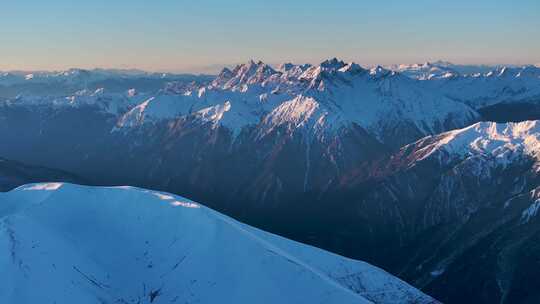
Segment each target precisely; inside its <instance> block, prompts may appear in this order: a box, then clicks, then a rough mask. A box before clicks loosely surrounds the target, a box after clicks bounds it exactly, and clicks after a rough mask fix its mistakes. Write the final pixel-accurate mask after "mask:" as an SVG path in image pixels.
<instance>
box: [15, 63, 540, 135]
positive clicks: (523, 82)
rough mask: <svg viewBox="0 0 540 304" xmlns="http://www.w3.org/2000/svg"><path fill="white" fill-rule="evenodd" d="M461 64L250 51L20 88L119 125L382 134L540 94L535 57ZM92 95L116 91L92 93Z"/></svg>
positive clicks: (473, 116) (457, 123)
mask: <svg viewBox="0 0 540 304" xmlns="http://www.w3.org/2000/svg"><path fill="white" fill-rule="evenodd" d="M453 68H454V66H453V65H451V64H449V63H441V62H438V63H426V64H423V65H416V66H408V67H405V66H401V67H400V68H398V69H400V70H401V71H402V72H396V71H393V70H389V69H386V68H383V67H380V66H378V67H375V68H372V69H365V68H363V67H361V66H359V65H358V64H355V63H345V62H343V61H341V60H339V59H336V58H333V59H329V60H326V61H324V62H322V63H321V64H319V65H307V64H306V65H295V64H291V63H286V64H282V65H280V66H279V67H278V68H276V69H274V68H273V67H271V66H269V65H267V64H265V63H263V62H260V61H258V62H255V61H253V60H252V61H249V62H247V63H246V64H240V65H238V66H236V67H235V68H233V69H228V68H226V69H223V71H222V72H221V73H220V74H219V75H217V76H216V78H215V79H214V80H213V81H211V82H210V83H209V84H208V85H197V84H189V85H180V87H179V88H175V87H174V86H170V87H166V88H164V89H163V90H161V91H159V92H157V93H151V94H148V93H147V94H146V95H145V94H139V95H137V94H132V93H124V94H118V93H117V94H116V95H114V94H111V95H110V94H108V93H107V92H106V91H105V93H104V94H103V92H101V93H100V94H93V93H92V94H86V95H91V96H89V97H88V98H81V97H75V98H74V97H73V96H68V97H66V98H47V97H32V96H21V97H20V98H17V99H16V102H17V103H18V104H24V103H29V104H35V103H36V102H42V103H51V104H55V105H59V104H66V105H74V106H76V105H78V104H97V105H98V106H101V107H102V108H103V109H104V110H105V111H107V112H110V113H113V114H115V115H118V123H117V129H124V128H134V127H138V126H141V125H143V124H147V123H150V124H151V123H156V122H161V121H164V120H171V119H177V118H181V117H192V118H194V119H195V121H200V122H202V123H209V124H210V125H212V126H214V127H219V126H223V127H225V128H227V129H229V130H230V131H231V132H232V134H233V135H238V134H240V133H241V132H240V131H241V130H242V129H243V128H244V127H246V126H253V125H260V126H261V127H262V128H263V129H262V130H261V134H265V133H267V132H269V131H271V130H274V129H275V128H277V127H281V126H286V127H287V128H292V131H301V132H306V133H311V134H320V133H321V132H334V131H336V130H340V129H341V128H346V127H349V126H350V125H352V124H355V125H358V126H360V127H362V128H364V129H365V130H367V131H368V132H369V133H371V134H372V135H373V136H375V137H379V138H380V137H382V136H383V134H381V132H382V131H381V130H396V129H398V128H400V127H402V126H403V125H408V126H413V128H415V129H416V130H413V131H412V132H411V133H420V134H424V135H429V134H434V133H437V132H441V131H445V130H448V129H449V126H450V127H451V128H457V127H462V126H465V125H467V124H468V123H470V122H472V121H474V120H477V118H478V117H479V114H478V113H477V112H476V109H479V108H481V107H483V106H487V105H491V104H494V103H498V102H513V101H517V102H521V101H533V102H536V101H539V100H540V69H538V68H536V67H533V66H526V67H519V68H500V69H499V70H496V71H492V72H486V73H483V74H478V75H463V74H460V73H459V72H456V71H450V70H452V69H453ZM415 69H416V70H418V71H424V70H426V69H427V70H428V72H430V73H432V72H433V73H439V74H438V75H439V76H440V77H439V76H437V77H435V76H433V77H431V76H429V77H426V78H425V79H427V80H424V81H422V80H418V79H415V78H414V77H409V76H410V75H409V76H407V71H410V70H415ZM433 69H435V70H433ZM448 73H450V74H448ZM76 95H77V94H76ZM93 95H95V96H93ZM126 95H127V97H126ZM92 98H94V99H100V100H104V99H107V100H109V101H108V102H105V103H103V102H92V100H91V99H92ZM126 98H127V99H128V101H126ZM7 102H8V103H10V102H11V103H14V101H13V100H8V101H7ZM115 103H116V105H115Z"/></svg>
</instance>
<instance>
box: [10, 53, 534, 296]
mask: <svg viewBox="0 0 540 304" xmlns="http://www.w3.org/2000/svg"><path fill="white" fill-rule="evenodd" d="M87 72H88V73H89V74H88V75H87V76H86V77H87V78H86V79H93V78H92V77H94V76H92V71H87ZM94 73H95V71H94ZM100 73H105V72H103V71H100ZM85 75H86V74H85ZM100 75H101V74H100ZM6 77H7V76H6ZM96 77H97V76H96ZM100 77H104V76H100ZM107 77H109V78H107ZM107 77H105V78H106V79H110V78H115V77H118V76H114V77H113V76H107ZM130 77H131V76H130ZM130 77H127V76H126V77H123V78H122V79H123V80H122V81H124V83H128V84H130V85H129V86H128V87H126V86H124V87H122V90H120V89H118V87H115V86H113V85H111V84H109V83H110V81H107V82H103V81H102V82H97V81H94V82H91V83H98V84H103V86H102V87H99V88H98V87H91V86H88V85H87V84H88V81H87V80H85V81H84V82H81V81H78V80H76V79H75V80H69V83H70V88H73V89H76V90H74V91H73V92H70V93H68V94H63V93H62V92H64V91H58V92H60V93H55V94H42V93H39V92H37V91H32V90H28V91H27V93H25V94H23V92H24V90H23V89H21V88H24V87H25V85H30V84H28V83H27V82H32V79H33V78H32V77H25V78H24V79H25V80H24V81H23V80H21V79H19V80H17V81H15V80H13V79H11V78H10V79H11V80H10V81H11V82H9V81H8V80H6V79H8V78H0V86H2V87H0V91H2V90H8V89H9V90H16V91H17V90H19V91H20V94H11V95H9V94H4V95H5V96H6V97H5V98H4V99H3V100H2V101H1V104H0V136H1V138H2V141H3V143H4V144H3V145H1V146H0V155H2V157H6V158H9V159H14V160H17V161H22V162H25V163H28V164H34V165H40V166H44V167H49V168H56V169H59V170H64V171H67V172H72V173H73V174H76V175H77V176H80V177H81V178H84V179H85V182H86V183H90V184H95V185H126V184H128V185H133V186H141V187H145V188H151V189H156V190H163V191H168V192H173V193H177V194H180V195H183V196H186V197H189V198H191V199H194V200H196V201H201V202H205V203H206V204H207V205H208V206H210V207H212V208H214V209H216V210H218V211H221V212H223V213H225V214H228V215H231V216H233V217H235V218H237V219H240V220H242V221H244V222H246V223H249V224H252V225H255V226H257V227H260V228H264V229H266V230H268V231H271V232H275V233H278V234H281V235H284V236H287V237H289V238H293V239H295V240H299V241H302V242H304V243H308V244H313V245H316V246H319V247H322V248H324V249H328V250H331V251H334V252H337V253H340V254H343V255H346V256H350V257H354V258H359V259H363V260H366V261H368V262H370V263H373V264H375V265H377V266H381V267H383V268H384V269H386V270H388V271H390V272H392V273H393V274H396V275H398V276H400V277H401V278H404V279H406V280H407V281H408V282H410V283H412V284H413V285H415V286H417V287H419V288H422V289H423V290H425V291H426V292H427V293H428V294H430V295H432V296H434V297H435V298H437V299H438V300H441V301H443V302H445V303H446V302H447V303H463V302H470V303H493V302H501V303H534V302H536V301H538V300H539V297H540V293H539V292H538V291H537V290H535V289H534V288H532V287H531V285H530V284H533V282H534V274H535V273H538V271H540V265H539V264H538V257H539V256H540V249H539V248H538V246H537V245H536V243H537V240H538V238H539V237H540V235H539V234H538V233H539V229H540V226H539V220H538V219H537V218H536V212H537V210H538V206H537V205H538V202H540V201H539V200H538V199H539V198H540V197H539V196H538V193H540V192H539V191H540V189H539V188H538V187H539V185H540V178H539V173H538V172H539V170H538V158H539V154H538V153H539V151H540V147H539V144H538V142H539V138H540V130H539V122H538V121H537V120H538V119H540V111H539V109H540V68H537V67H534V66H523V67H496V68H493V69H491V70H488V69H485V67H482V68H477V69H476V70H474V69H473V68H471V67H469V68H465V67H463V66H453V65H451V64H448V63H442V62H436V63H426V64H422V65H401V66H397V67H392V68H391V69H390V68H389V69H387V68H383V67H380V66H379V67H374V68H370V69H367V68H363V67H361V66H359V65H357V64H354V63H344V62H342V61H340V60H338V59H330V60H327V61H325V62H323V63H321V64H319V65H308V64H306V65H294V64H283V65H280V66H279V67H277V68H274V67H271V66H269V65H266V64H264V63H262V62H253V61H250V62H248V63H246V64H241V65H238V66H236V67H235V68H233V69H224V70H223V71H222V72H221V73H220V74H219V75H217V76H216V77H214V78H212V79H206V78H204V77H202V76H201V77H189V78H188V79H184V80H182V79H172V80H171V81H166V82H165V83H163V85H162V86H161V87H160V88H159V89H156V88H155V87H144V86H141V87H138V81H139V80H137V81H132V82H129V81H131V80H130V79H132V78H130ZM145 77H150V78H152V77H156V76H148V75H146V76H145ZM42 78H45V79H47V78H46V77H42ZM68 78H69V77H68ZM62 79H63V78H62ZM69 79H71V78H69ZM96 79H101V78H99V77H97V78H96ZM137 79H138V78H137ZM152 79H154V78H152ZM158 79H161V78H159V77H158ZM62 81H63V82H62V83H66V81H67V80H62ZM83 83H84V84H83ZM32 85H34V84H32ZM56 85H57V84H56V82H53V83H48V84H47V88H48V90H52V89H53V88H54V87H55V86H56ZM64 87H65V86H64ZM64 87H63V88H64ZM89 87H91V88H92V89H88V88H89ZM109 87H110V88H109ZM123 89H125V90H123ZM62 90H64V89H62ZM28 92H29V93H28ZM36 92H37V93H36ZM61 93H62V94H61ZM488 121H495V122H499V123H495V122H488ZM535 206H536V207H535Z"/></svg>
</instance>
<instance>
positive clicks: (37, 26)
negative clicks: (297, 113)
mask: <svg viewBox="0 0 540 304" xmlns="http://www.w3.org/2000/svg"><path fill="white" fill-rule="evenodd" d="M0 37H1V42H0V43H1V44H0V70H61V69H66V68H70V67H79V68H94V67H104V68H139V69H145V70H155V71H176V72H180V71H184V72H211V71H215V70H217V69H219V68H221V67H222V66H223V65H230V64H235V63H239V62H245V61H247V60H249V59H251V58H253V59H255V60H262V61H264V62H267V63H271V64H276V63H280V62H289V61H290V62H296V63H305V62H310V63H317V62H320V61H322V60H323V59H325V58H330V57H338V58H341V59H343V60H346V61H355V62H358V63H360V64H363V65H374V64H394V63H414V62H425V61H434V60H439V59H440V60H447V61H452V62H455V63H482V64H503V63H508V64H526V63H532V64H538V63H540V1H538V0H517V1H505V0H475V1H470V0H453V1H442V0H415V1H403V0H387V1H377V2H375V1H360V0H341V1H318V0H312V1H308V0H295V1H285V0H273V1H261V0H251V1H240V0H229V1H222V0H199V1H183V0H177V1H174V0H157V1H143V0H129V1H128V0H115V1H111V0H109V1H106V0H94V1H73V0H49V1H42V0H20V1H5V2H4V3H2V6H1V8H0Z"/></svg>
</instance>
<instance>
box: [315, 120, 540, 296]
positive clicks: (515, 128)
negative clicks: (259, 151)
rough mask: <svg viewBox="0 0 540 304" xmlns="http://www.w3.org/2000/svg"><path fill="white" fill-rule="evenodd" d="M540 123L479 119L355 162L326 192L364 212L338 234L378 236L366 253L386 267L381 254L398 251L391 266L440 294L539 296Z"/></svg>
mask: <svg viewBox="0 0 540 304" xmlns="http://www.w3.org/2000/svg"><path fill="white" fill-rule="evenodd" d="M539 126H540V122H539V121H526V122H521V123H506V124H496V123H487V122H482V123H477V124H474V125H472V126H469V127H467V128H464V129H460V130H454V131H450V132H446V133H442V134H440V135H434V136H430V137H426V138H423V139H421V140H419V141H417V142H415V143H412V144H410V145H407V146H405V147H403V148H401V149H400V151H399V152H397V153H395V154H394V155H392V156H390V157H388V158H386V159H382V160H380V161H378V162H376V163H373V164H371V165H370V166H365V167H364V168H356V169H353V170H352V171H353V172H352V174H351V176H349V177H348V178H345V179H344V180H342V185H343V187H345V188H348V189H349V192H347V191H345V190H344V189H343V188H342V189H341V191H336V192H335V193H339V195H333V196H329V197H325V198H324V200H325V201H328V200H334V201H339V200H340V199H339V198H340V197H341V200H343V198H347V200H348V205H346V206H345V207H343V208H344V209H343V210H342V211H341V212H342V213H344V214H347V213H353V212H354V213H356V214H358V217H359V218H362V219H363V223H359V224H356V225H355V230H356V232H355V233H356V234H357V235H356V236H355V237H351V238H349V237H344V239H343V242H346V241H351V240H352V239H361V238H363V237H361V236H364V238H365V236H366V235H367V236H370V235H371V236H373V237H374V236H377V237H378V238H383V240H384V242H381V243H378V241H379V240H377V241H374V245H373V246H374V248H377V249H374V250H375V251H374V252H372V253H370V252H369V250H366V251H367V252H366V253H365V254H364V256H368V255H372V259H369V260H370V261H371V262H372V263H379V265H382V264H380V262H379V261H378V259H380V258H381V256H380V255H381V254H382V255H385V254H387V255H389V256H391V255H392V254H396V252H400V254H399V255H400V259H401V261H400V262H393V263H392V262H391V263H390V264H387V267H388V269H391V270H392V271H393V272H394V273H401V274H402V275H403V277H404V278H407V279H408V280H410V281H411V282H414V284H415V285H416V286H419V287H421V288H422V289H423V290H425V291H427V292H429V293H431V294H433V295H435V296H437V297H438V298H439V299H440V300H441V301H443V302H448V303H454V302H456V303H459V302H467V301H468V302H475V303H478V302H483V303H493V302H500V303H527V302H535V301H536V300H538V299H539V298H540V294H539V293H538V292H536V291H532V290H531V291H530V292H529V291H525V290H527V289H528V288H532V289H534V287H533V285H534V284H533V283H529V282H534V281H535V276H536V273H538V271H540V268H539V266H538V263H534V262H532V264H531V263H530V261H531V260H530V259H535V258H534V257H536V258H537V257H538V256H540V250H539V249H538V246H536V245H535V243H536V242H537V241H538V236H539V235H540V234H539V233H540V217H538V216H537V215H538V204H539V202H540V201H539V198H540V196H539V193H540V192H539V190H540V188H539V185H540V170H539V167H540V166H539V165H540V128H539ZM360 169H361V170H360ZM332 224H334V223H332ZM335 224H337V225H340V224H339V223H335ZM336 229H337V230H339V229H340V228H336ZM388 244H396V248H394V249H393V250H392V249H391V248H388V247H393V246H389V245H388ZM330 246H331V245H330ZM325 247H326V248H329V247H328V246H325ZM368 247H370V246H368ZM383 248H384V250H387V252H384V253H381V251H379V250H382V249H383ZM334 250H337V249H334ZM360 251H362V250H361V249H360V250H356V252H360ZM377 252H378V254H377ZM382 260H386V261H387V262H388V261H392V259H390V258H388V257H386V258H382ZM525 260H526V261H527V262H525Z"/></svg>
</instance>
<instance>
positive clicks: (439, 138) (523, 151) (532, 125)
mask: <svg viewBox="0 0 540 304" xmlns="http://www.w3.org/2000/svg"><path fill="white" fill-rule="evenodd" d="M411 146H419V147H420V148H419V149H418V150H417V151H416V152H415V153H416V154H417V155H418V157H417V158H416V159H415V161H417V160H422V159H425V158H427V157H429V156H431V155H434V154H436V155H437V156H438V157H439V158H440V159H445V161H452V160H456V159H463V158H464V157H477V156H481V157H487V158H490V159H493V160H495V163H496V164H502V165H504V164H509V163H512V162H513V161H515V160H516V159H518V158H522V157H524V156H525V157H529V158H532V159H535V160H536V161H537V162H538V161H539V159H540V121H538V120H536V121H524V122H519V123H494V122H479V123H476V124H473V125H471V126H469V127H466V128H463V129H458V130H453V131H449V132H446V133H442V134H439V135H435V136H430V137H427V138H424V139H421V140H419V141H417V142H416V143H413V144H411V145H409V146H406V147H404V148H403V149H404V150H407V149H408V148H409V147H411Z"/></svg>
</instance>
